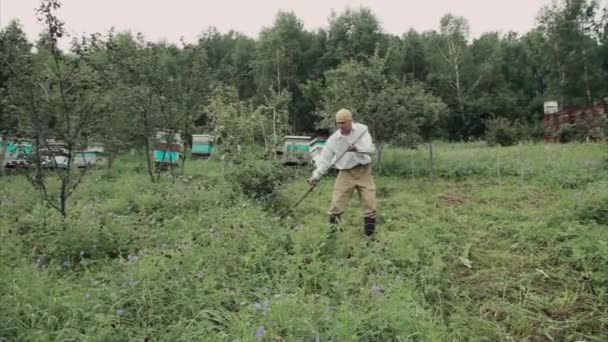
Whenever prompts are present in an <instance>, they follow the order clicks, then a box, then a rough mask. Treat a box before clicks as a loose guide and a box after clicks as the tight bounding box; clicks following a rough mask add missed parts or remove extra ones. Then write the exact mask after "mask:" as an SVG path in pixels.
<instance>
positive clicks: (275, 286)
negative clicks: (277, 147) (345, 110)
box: [0, 143, 608, 341]
mask: <svg viewBox="0 0 608 342" xmlns="http://www.w3.org/2000/svg"><path fill="white" fill-rule="evenodd" d="M248 162H249V161H246V160H245V161H238V162H237V163H233V162H229V161H222V160H220V158H219V157H217V158H216V157H214V158H212V159H211V160H194V161H193V160H189V161H188V162H187V163H186V167H185V170H184V175H183V176H178V177H177V178H176V179H175V181H172V180H171V178H170V177H169V175H168V174H164V175H163V177H161V178H162V181H161V182H160V183H158V184H152V183H151V182H150V179H149V177H148V176H147V174H146V171H145V166H144V162H143V158H139V157H136V156H132V155H129V154H126V155H123V156H121V157H120V158H119V159H118V160H117V161H116V162H115V163H114V166H113V168H112V169H111V170H107V169H98V170H94V171H92V172H91V174H89V175H88V176H87V178H86V179H85V180H84V181H83V183H82V184H81V185H80V187H79V188H78V189H77V190H76V192H75V193H74V194H73V196H72V197H71V198H70V200H69V208H70V209H69V216H68V218H67V219H66V220H65V221H64V220H62V219H61V217H60V216H59V215H58V213H57V212H56V211H54V210H53V209H51V208H49V207H48V206H47V205H45V204H44V203H42V202H41V200H40V198H39V196H38V195H37V193H36V192H35V191H34V189H33V188H32V187H31V185H30V184H29V183H28V181H27V180H26V179H25V177H23V176H20V175H5V176H2V177H0V296H1V297H0V341H607V340H608V146H606V145H601V144H566V145H558V144H551V145H546V144H531V145H518V146H513V147H508V148H500V147H487V146H486V145H485V144H482V143H467V144H445V143H439V144H437V145H436V146H435V161H434V166H433V172H432V173H431V172H430V168H429V163H428V159H427V151H426V150H425V149H420V150H391V149H389V150H387V151H385V153H384V157H383V162H382V165H376V166H375V171H374V172H375V176H376V178H375V179H376V187H377V196H378V210H379V217H378V227H377V229H378V233H377V236H376V241H368V240H367V239H366V238H364V236H363V233H362V220H361V218H360V211H359V206H358V199H357V198H356V196H355V198H354V199H353V201H352V202H351V205H350V208H349V210H348V211H347V213H346V215H345V217H344V222H342V224H341V231H332V230H330V229H329V224H328V223H327V215H326V210H327V207H328V205H329V201H330V198H331V190H332V185H333V180H334V179H333V176H328V177H326V178H324V179H323V180H322V181H321V183H320V185H319V186H318V187H317V188H316V189H315V190H314V191H313V192H312V193H311V194H310V195H309V196H308V197H307V198H306V200H305V201H304V202H302V203H301V204H300V205H299V206H298V207H297V208H295V209H293V210H291V211H289V212H287V211H285V210H284V209H286V208H289V207H290V206H291V205H293V204H294V203H295V202H296V201H297V200H298V199H299V198H300V197H301V196H302V195H303V194H304V193H305V191H306V190H307V185H306V184H305V179H306V177H308V176H309V170H308V169H300V170H297V169H288V170H287V171H286V172H285V175H284V177H285V181H284V185H283V186H282V187H280V189H279V193H278V194H277V196H276V197H275V198H274V199H273V200H272V202H271V203H270V202H268V201H262V200H252V199H251V198H250V197H247V196H246V195H245V194H244V193H243V191H240V190H239V188H238V187H237V186H235V182H238V178H235V177H241V179H242V178H243V177H246V174H244V173H243V172H242V170H241V168H242V167H243V165H244V164H246V163H248ZM258 163H265V162H258ZM239 170H241V171H239ZM239 172H240V173H239Z"/></svg>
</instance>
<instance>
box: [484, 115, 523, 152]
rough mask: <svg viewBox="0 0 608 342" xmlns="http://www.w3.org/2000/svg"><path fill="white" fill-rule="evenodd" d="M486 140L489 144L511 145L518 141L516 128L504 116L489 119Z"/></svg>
mask: <svg viewBox="0 0 608 342" xmlns="http://www.w3.org/2000/svg"><path fill="white" fill-rule="evenodd" d="M486 141H487V142H488V144H489V145H490V146H495V145H500V146H511V145H514V144H515V143H516V142H517V141H518V134H517V130H516V128H515V127H514V126H513V124H512V123H511V121H509V120H508V119H506V118H494V119H490V120H489V121H488V123H487V131H486Z"/></svg>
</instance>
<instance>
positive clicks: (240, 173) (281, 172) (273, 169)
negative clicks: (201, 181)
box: [227, 160, 288, 201]
mask: <svg viewBox="0 0 608 342" xmlns="http://www.w3.org/2000/svg"><path fill="white" fill-rule="evenodd" d="M287 176H288V174H287V172H286V171H285V169H283V167H282V166H281V165H280V164H279V163H278V162H274V161H267V160H246V161H242V162H239V163H235V164H234V165H233V166H232V169H231V170H230V171H229V173H228V175H227V178H228V180H229V181H230V183H231V184H232V186H233V187H234V189H235V190H236V191H240V192H242V193H243V194H244V195H245V196H247V197H249V198H251V199H255V200H262V201H266V200H272V199H274V198H275V197H276V195H277V193H278V190H279V188H280V187H281V185H283V184H284V183H285V181H286V180H287Z"/></svg>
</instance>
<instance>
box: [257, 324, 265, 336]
mask: <svg viewBox="0 0 608 342" xmlns="http://www.w3.org/2000/svg"><path fill="white" fill-rule="evenodd" d="M263 336H264V326H263V325H261V326H259V327H258V329H257V330H256V331H255V337H257V338H262V337H263Z"/></svg>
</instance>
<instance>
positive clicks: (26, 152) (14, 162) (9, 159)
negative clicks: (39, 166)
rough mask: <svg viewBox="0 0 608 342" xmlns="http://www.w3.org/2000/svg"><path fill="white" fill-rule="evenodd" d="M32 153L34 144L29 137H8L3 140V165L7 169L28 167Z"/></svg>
mask: <svg viewBox="0 0 608 342" xmlns="http://www.w3.org/2000/svg"><path fill="white" fill-rule="evenodd" d="M33 154H34V144H33V142H32V140H30V139H22V138H8V139H6V141H5V142H4V160H3V163H4V165H3V166H4V167H5V168H7V169H28V168H30V167H31V165H32V164H31V162H30V159H31V158H32V157H33Z"/></svg>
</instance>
